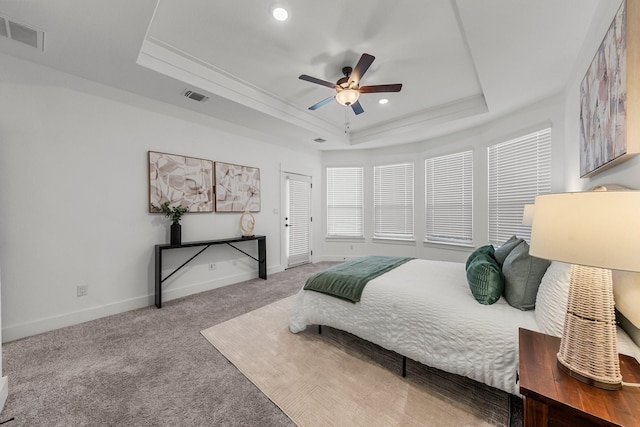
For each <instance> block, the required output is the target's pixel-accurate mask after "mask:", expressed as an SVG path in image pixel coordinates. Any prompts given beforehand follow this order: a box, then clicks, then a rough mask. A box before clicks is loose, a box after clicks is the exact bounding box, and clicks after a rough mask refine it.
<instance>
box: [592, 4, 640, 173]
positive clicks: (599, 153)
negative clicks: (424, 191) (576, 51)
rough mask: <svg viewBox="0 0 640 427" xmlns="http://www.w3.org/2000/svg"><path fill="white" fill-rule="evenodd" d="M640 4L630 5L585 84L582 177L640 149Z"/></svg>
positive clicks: (617, 17) (611, 30)
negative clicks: (637, 123)
mask: <svg viewBox="0 0 640 427" xmlns="http://www.w3.org/2000/svg"><path fill="white" fill-rule="evenodd" d="M639 19H640V0H624V1H623V2H622V5H621V6H620V9H619V10H618V12H617V13H616V15H615V17H614V19H613V22H612V23H611V26H610V27H609V29H608V30H607V33H606V34H605V36H604V39H603V41H602V43H601V44H600V47H599V48H598V51H597V52H596V54H595V56H594V58H593V60H592V62H591V65H590V66H589V68H588V70H587V72H586V74H585V76H584V78H583V80H582V83H581V84H580V176H581V177H583V178H586V177H591V176H593V175H595V174H597V173H599V172H602V171H604V170H606V169H608V168H610V167H612V166H615V165H617V164H619V163H621V162H623V161H625V160H628V159H629V158H631V157H632V156H634V155H635V154H637V153H638V152H639V151H640V150H639V148H640V141H638V137H639V136H640V135H639V133H640V132H638V130H637V128H638V126H637V125H636V126H629V124H631V123H634V122H637V120H638V119H640V116H639V114H640V109H639V106H640V91H639V89H640V88H639V86H640V84H639V83H638V82H637V81H638V79H637V72H638V71H640V52H638V49H640V31H639V28H638V27H640V21H639Z"/></svg>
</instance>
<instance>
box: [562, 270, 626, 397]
mask: <svg viewBox="0 0 640 427" xmlns="http://www.w3.org/2000/svg"><path fill="white" fill-rule="evenodd" d="M558 366H559V367H560V369H561V370H562V371H564V372H565V373H567V374H568V375H570V376H572V377H573V378H576V379H577V380H579V381H582V382H585V383H587V384H591V385H593V386H595V387H598V388H602V389H605V390H619V389H620V388H622V376H621V375H620V359H619V356H618V342H617V332H616V318H615V311H614V299H613V284H612V280H611V270H607V269H602V268H594V267H585V266H580V265H574V266H573V267H572V269H571V282H570V286H569V301H568V303H567V315H566V317H565V321H564V330H563V332H562V340H561V342H560V351H559V352H558Z"/></svg>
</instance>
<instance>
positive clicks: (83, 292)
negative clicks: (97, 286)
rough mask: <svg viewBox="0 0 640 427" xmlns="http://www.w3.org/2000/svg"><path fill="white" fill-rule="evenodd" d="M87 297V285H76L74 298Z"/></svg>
mask: <svg viewBox="0 0 640 427" xmlns="http://www.w3.org/2000/svg"><path fill="white" fill-rule="evenodd" d="M87 295H89V285H78V286H77V287H76V296H79V297H86V296H87Z"/></svg>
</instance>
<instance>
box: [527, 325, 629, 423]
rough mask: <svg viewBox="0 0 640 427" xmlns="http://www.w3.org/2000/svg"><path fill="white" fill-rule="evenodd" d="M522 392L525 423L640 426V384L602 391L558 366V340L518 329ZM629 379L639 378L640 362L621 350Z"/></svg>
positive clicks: (626, 375)
mask: <svg viewBox="0 0 640 427" xmlns="http://www.w3.org/2000/svg"><path fill="white" fill-rule="evenodd" d="M519 338H520V393H521V394H522V395H523V396H524V425H525V427H530V426H572V427H573V426H581V427H582V426H640V388H637V387H623V388H622V390H618V391H607V390H602V389H599V388H596V387H593V386H590V385H587V384H584V383H582V382H580V381H578V380H576V379H574V378H571V377H569V376H568V375H566V374H565V373H564V372H562V371H560V369H559V368H558V364H557V359H556V354H557V353H558V349H559V348H560V339H559V338H556V337H552V336H549V335H545V334H541V333H538V332H533V331H529V330H526V329H520V335H519ZM620 371H621V372H622V378H623V380H624V381H625V382H630V383H637V382H640V364H638V362H637V361H636V360H635V359H634V358H632V357H629V356H624V355H620Z"/></svg>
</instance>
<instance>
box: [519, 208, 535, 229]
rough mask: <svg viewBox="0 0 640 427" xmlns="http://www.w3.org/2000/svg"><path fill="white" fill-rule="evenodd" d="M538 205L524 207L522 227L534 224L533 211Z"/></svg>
mask: <svg viewBox="0 0 640 427" xmlns="http://www.w3.org/2000/svg"><path fill="white" fill-rule="evenodd" d="M535 206H536V205H524V212H523V213H522V225H529V226H531V225H532V224H533V210H534V208H535Z"/></svg>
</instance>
